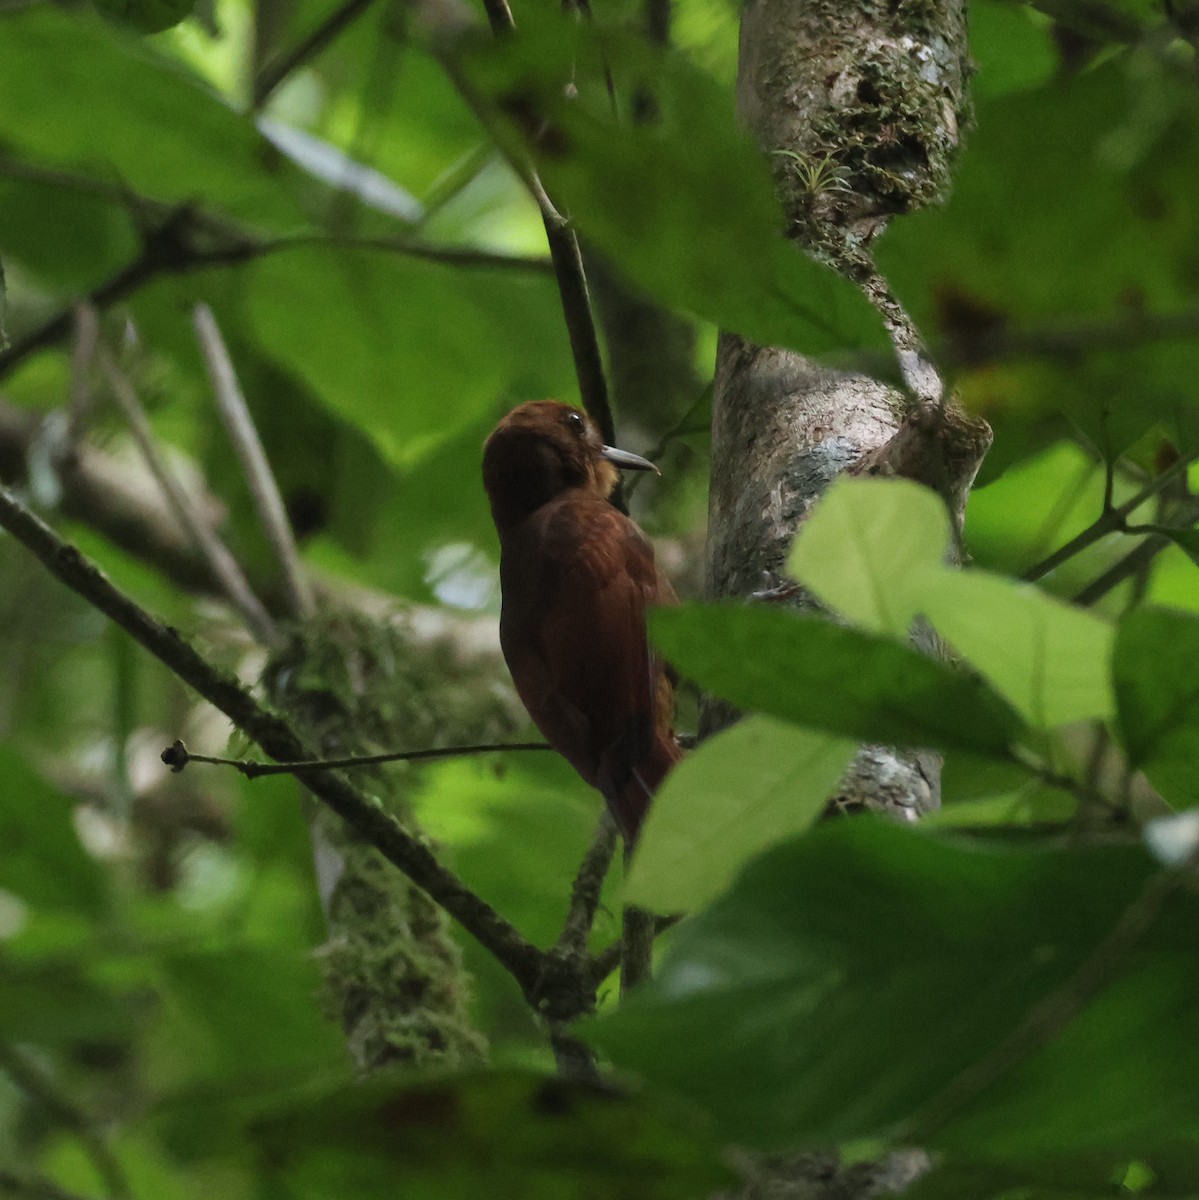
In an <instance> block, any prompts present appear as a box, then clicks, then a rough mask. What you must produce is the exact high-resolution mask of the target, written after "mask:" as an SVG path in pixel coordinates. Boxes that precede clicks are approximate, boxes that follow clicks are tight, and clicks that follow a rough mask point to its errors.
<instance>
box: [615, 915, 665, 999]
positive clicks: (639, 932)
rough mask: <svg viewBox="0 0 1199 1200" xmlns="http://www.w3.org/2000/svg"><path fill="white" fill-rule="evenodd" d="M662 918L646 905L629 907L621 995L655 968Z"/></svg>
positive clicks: (624, 929) (623, 940) (623, 935)
mask: <svg viewBox="0 0 1199 1200" xmlns="http://www.w3.org/2000/svg"><path fill="white" fill-rule="evenodd" d="M657 934H658V919H657V917H655V916H654V914H653V913H652V912H646V910H645V909H643V908H634V907H632V906H631V905H630V906H628V907H626V908H625V910H624V913H623V918H622V920H621V935H620V944H621V953H620V994H621V997H622V998H623V997H625V996H627V995H628V994H629V993H630V992H631V991H632V990H633V989H634V988H635V987H637V985H638V984H641V983H644V982H645V981H646V980H647V979H648V978H649V977H650V976H651V975H652V974H653V969H654V938H655V937H657Z"/></svg>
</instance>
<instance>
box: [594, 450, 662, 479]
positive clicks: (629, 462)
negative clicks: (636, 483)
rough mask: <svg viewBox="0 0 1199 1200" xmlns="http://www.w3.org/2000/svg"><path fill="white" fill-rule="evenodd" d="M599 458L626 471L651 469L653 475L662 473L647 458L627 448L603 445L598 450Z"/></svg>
mask: <svg viewBox="0 0 1199 1200" xmlns="http://www.w3.org/2000/svg"><path fill="white" fill-rule="evenodd" d="M600 458H606V459H607V460H608V461H609V462H610V463H614V464H615V465H616V466H618V467H622V468H623V469H624V470H626V471H653V473H654V474H655V475H661V474H662V472H661V471H659V470H658V468H657V467H656V466H654V464H653V463H652V462H650V460H649V459H648V458H642V457H641V455H640V454H630V453H629V452H628V451H627V450H617V449H616V447H615V446H605V447H604V448H603V449H602V450H601V451H600Z"/></svg>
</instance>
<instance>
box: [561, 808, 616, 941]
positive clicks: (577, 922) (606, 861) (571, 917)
mask: <svg viewBox="0 0 1199 1200" xmlns="http://www.w3.org/2000/svg"><path fill="white" fill-rule="evenodd" d="M616 841H617V837H616V825H615V823H614V822H613V820H612V817H611V815H610V814H609V813H608V811H607V809H605V810H604V812H603V814H602V815H601V817H600V819H599V824H598V825H596V827H595V833H594V835H593V836H592V838H591V845H590V846H588V847H587V853H586V854H584V855H583V861H582V862H581V863H580V864H579V869H578V871H577V872H576V874H575V880H574V884H573V885H572V886H571V889H570V908H569V909H568V911H567V914H566V921H565V922H564V924H563V926H562V932H561V934H559V936H558V943H557V945H558V949H559V950H564V951H566V952H568V953H571V952H573V953H576V954H583V953H585V952H586V950H587V941H588V939H589V938H590V936H591V929H592V926H594V925H595V914H596V911H597V910H598V908H599V902H600V892H601V891H602V890H603V886H604V879H605V877H606V876H607V874H608V868H609V867H610V866H611V865H612V856H613V855H614V854H615V853H616Z"/></svg>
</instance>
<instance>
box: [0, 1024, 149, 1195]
mask: <svg viewBox="0 0 1199 1200" xmlns="http://www.w3.org/2000/svg"><path fill="white" fill-rule="evenodd" d="M0 1069H3V1071H4V1072H5V1074H6V1075H8V1077H9V1078H10V1079H11V1080H12V1081H13V1083H15V1084H16V1085H17V1087H18V1088H20V1089H21V1091H23V1092H24V1093H25V1095H26V1096H28V1097H29V1099H30V1100H32V1101H33V1102H34V1103H36V1104H38V1105H39V1106H40V1107H41V1108H43V1109H44V1110H45V1112H46V1113H47V1115H48V1116H49V1117H50V1118H51V1120H53V1121H54V1122H56V1123H57V1124H59V1125H61V1126H62V1127H63V1128H64V1129H69V1130H70V1131H71V1132H72V1133H73V1134H74V1135H75V1136H76V1137H77V1138H78V1139H79V1144H80V1145H81V1146H82V1147H83V1150H84V1153H85V1154H86V1155H87V1157H88V1158H89V1159H90V1161H91V1164H92V1166H93V1167H94V1168H95V1169H96V1174H97V1175H98V1176H99V1177H100V1180H101V1182H102V1183H103V1185H104V1191H105V1194H106V1195H107V1196H109V1197H110V1198H111V1200H129V1198H130V1197H131V1196H132V1194H133V1193H132V1192H131V1191H130V1188H129V1180H128V1179H127V1178H126V1176H125V1171H124V1169H123V1168H122V1166H121V1164H120V1163H119V1162H118V1161H117V1158H116V1156H115V1155H114V1154H113V1152H112V1149H111V1148H110V1147H109V1145H108V1143H107V1142H106V1141H105V1140H104V1138H103V1137H102V1136H101V1135H100V1133H99V1132H98V1131H97V1130H96V1127H95V1124H94V1122H93V1121H92V1120H91V1118H90V1117H89V1116H88V1115H87V1114H86V1113H85V1112H84V1111H83V1110H82V1109H81V1108H79V1106H78V1105H76V1104H75V1102H74V1101H73V1100H72V1099H71V1098H70V1097H69V1096H66V1095H64V1094H63V1093H62V1091H61V1090H60V1089H59V1087H58V1085H57V1084H56V1083H55V1082H54V1080H53V1079H52V1078H51V1077H50V1076H49V1075H48V1074H47V1073H46V1071H45V1070H44V1068H43V1067H42V1066H41V1064H40V1063H38V1062H36V1061H35V1060H34V1059H33V1058H31V1057H30V1056H29V1055H28V1054H26V1053H25V1051H24V1050H22V1049H21V1048H20V1047H18V1046H12V1045H8V1044H5V1043H0Z"/></svg>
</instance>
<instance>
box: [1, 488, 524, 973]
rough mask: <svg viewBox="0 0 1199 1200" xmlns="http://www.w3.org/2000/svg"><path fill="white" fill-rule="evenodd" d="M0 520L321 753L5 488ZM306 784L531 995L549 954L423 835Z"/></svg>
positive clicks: (279, 732)
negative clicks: (478, 893)
mask: <svg viewBox="0 0 1199 1200" xmlns="http://www.w3.org/2000/svg"><path fill="white" fill-rule="evenodd" d="M0 526H2V527H3V528H5V529H7V530H8V531H9V533H11V534H12V535H13V536H14V537H15V538H16V539H17V540H18V541H19V542H21V543H22V544H23V545H24V546H26V547H27V548H28V549H29V550H30V552H31V553H32V554H33V555H34V556H35V557H36V558H37V559H38V560H39V561H40V562H41V563H42V564H43V565H44V566H45V567H46V568H47V570H49V571H50V573H51V574H52V575H54V576H55V577H56V578H57V579H59V580H61V581H62V582H63V583H65V584H66V585H67V587H69V588H71V590H72V591H74V592H76V593H77V594H78V595H80V596H82V597H83V598H84V599H85V600H87V601H88V602H89V603H91V604H92V605H93V606H94V607H95V608H97V609H99V611H100V612H102V613H104V614H105V616H107V617H109V618H110V619H111V620H112V621H114V622H115V623H116V624H117V625H119V626H120V627H121V628H122V629H124V630H125V631H126V632H127V633H129V634H130V635H131V636H132V637H133V639H134V640H135V641H136V642H138V643H139V644H140V645H141V646H143V647H144V648H145V649H147V650H148V651H149V652H150V653H151V654H153V655H154V656H155V657H156V658H157V659H158V660H159V661H160V662H162V663H163V664H164V665H165V666H166V667H167V668H168V669H169V670H170V671H172V672H173V673H174V674H175V675H177V676H178V677H179V678H180V679H181V680H183V682H184V683H186V684H188V685H189V686H190V687H191V688H193V689H194V690H195V691H196V692H197V693H198V694H199V695H201V696H203V697H204V699H205V700H207V701H208V702H209V703H210V704H212V705H214V706H215V707H216V708H218V709H219V710H220V711H221V712H223V713H224V714H225V716H227V717H228V718H229V720H230V721H232V722H233V724H234V725H235V726H236V727H237V728H238V729H240V730H241V731H242V732H243V733H245V734H246V735H247V736H248V737H249V738H250V739H251V740H252V741H254V742H255V743H257V745H259V746H260V747H261V748H262V749H263V750H264V751H265V752H266V754H267V755H269V756H270V757H271V758H274V759H276V760H278V761H281V762H289V761H290V762H305V761H311V760H312V759H314V758H315V757H316V756H315V755H314V754H312V752H311V751H310V750H309V748H308V747H307V746H306V745H305V744H304V743H303V742H302V741H301V740H300V738H299V737H298V736H297V735H296V733H295V732H294V730H293V729H292V728H291V726H290V725H289V724H288V723H287V722H286V721H284V720H282V719H281V718H280V717H277V716H275V715H274V714H273V713H271V712H269V711H268V710H267V709H265V708H263V707H262V705H261V704H259V703H258V701H257V700H255V699H254V698H253V697H252V696H251V695H250V694H249V693H248V692H247V691H246V690H245V688H244V687H242V685H241V684H240V683H239V682H238V681H237V680H235V679H233V678H232V677H230V676H229V675H226V674H224V673H223V672H221V671H218V670H216V669H215V668H214V667H212V666H211V665H210V664H209V663H207V662H206V661H205V660H204V659H203V658H201V656H200V655H199V654H198V653H197V652H196V650H195V649H194V648H193V647H192V645H191V644H190V643H189V642H187V641H186V640H185V639H184V638H183V637H182V636H181V635H180V634H179V632H178V630H175V629H171V628H169V627H167V626H165V625H162V624H161V623H160V622H158V621H156V620H155V619H154V618H153V617H151V616H150V614H149V613H147V612H146V611H145V610H144V609H143V608H141V607H140V606H139V605H138V604H137V603H136V602H135V601H134V600H132V599H131V598H130V597H129V596H127V595H125V593H124V592H122V591H120V590H119V589H118V588H116V587H114V586H113V584H112V583H111V582H110V581H109V580H108V578H107V577H106V576H105V575H104V573H103V572H102V571H101V570H100V569H99V568H98V567H97V566H96V565H95V563H93V562H91V561H90V560H89V559H88V558H87V557H86V556H85V555H83V554H82V553H81V552H80V551H79V549H78V548H77V547H76V546H72V545H71V544H70V543H68V542H64V541H63V540H62V538H60V537H59V536H58V534H56V533H55V532H54V531H53V530H52V529H50V527H49V526H48V525H46V524H45V522H44V521H42V520H40V519H39V518H38V517H37V516H35V515H34V514H33V513H31V512H30V511H29V510H28V509H27V508H26V507H25V506H24V505H23V504H21V503H20V501H18V500H17V499H16V497H14V496H13V495H12V493H11V492H9V491H8V489H7V488H4V487H0ZM304 786H305V787H306V788H307V789H308V790H309V791H310V792H311V793H312V794H313V795H314V796H316V798H317V799H318V800H320V801H321V802H322V803H324V804H326V805H327V806H328V807H329V808H330V809H332V810H333V811H334V812H335V813H337V815H338V816H340V817H341V818H342V819H343V820H344V821H345V822H346V823H347V824H348V825H350V826H351V827H352V828H353V829H354V830H355V831H356V832H357V833H358V834H359V835H360V836H361V837H363V838H364V839H365V840H366V841H367V842H369V843H370V844H371V845H372V846H374V847H375V848H376V849H377V850H378V851H379V852H380V853H381V854H382V855H383V857H384V858H386V859H387V860H388V861H389V862H391V863H393V864H394V865H395V866H396V867H398V868H399V869H400V870H401V871H402V872H403V873H404V874H405V875H406V876H407V877H408V878H409V879H411V880H412V882H413V883H415V884H416V885H417V886H418V887H421V888H423V889H424V890H425V891H426V892H428V894H429V896H430V897H431V898H432V899H433V900H434V901H435V902H436V903H437V904H439V905H440V906H441V907H442V908H443V909H445V911H446V912H447V913H449V915H450V916H451V917H453V918H454V919H455V920H456V921H457V922H458V923H459V924H460V925H461V926H462V927H463V929H465V930H466V931H467V933H469V934H470V935H471V936H472V937H474V938H475V939H476V941H478V942H479V943H480V944H481V945H482V946H483V947H484V948H485V949H486V950H488V951H489V952H490V953H491V954H492V955H493V956H494V957H495V959H496V960H497V961H498V962H499V963H500V964H501V965H502V966H503V967H504V968H505V969H506V970H507V971H508V972H509V973H510V974H511V975H512V976H513V978H515V979H516V981H517V982H518V983H519V984H520V986H521V987H522V989H523V990H524V991H525V994H526V995H535V994H536V990H537V987H538V984H539V982H540V979H541V974H542V964H543V962H544V960H545V956H544V955H543V954H542V953H541V952H540V951H539V950H537V948H536V947H535V946H533V945H531V944H530V943H529V942H528V941H526V940H525V938H524V937H523V936H522V935H521V934H520V932H519V931H518V930H517V929H516V928H515V927H514V926H513V925H512V924H511V923H510V922H508V921H506V920H505V919H504V918H503V917H502V916H500V914H499V913H497V912H496V911H495V909H493V908H492V907H491V905H489V904H488V903H487V902H486V901H485V900H482V899H481V898H480V897H478V896H476V895H475V893H474V892H472V891H471V890H470V888H468V887H467V886H466V885H465V884H464V883H463V882H462V881H461V880H460V879H459V878H458V877H457V876H456V875H455V874H454V873H453V872H452V871H450V870H448V869H447V868H446V867H445V866H443V865H442V863H440V862H439V861H438V860H437V858H436V857H435V856H434V854H433V852H432V851H431V850H430V849H429V848H428V846H426V845H425V843H424V842H423V841H422V840H420V839H419V838H417V837H414V836H413V835H412V834H411V833H409V832H408V831H407V830H406V829H405V828H404V827H403V826H402V825H401V824H400V823H399V822H398V821H396V820H395V818H394V817H392V816H391V815H390V814H388V813H386V812H384V811H383V809H382V808H380V807H379V806H378V804H377V803H376V802H375V801H374V800H373V799H372V798H371V797H370V796H368V795H367V794H365V793H363V792H361V791H359V790H358V789H357V788H355V787H354V786H353V785H352V784H350V783H349V782H348V781H347V780H345V779H344V778H343V777H342V776H340V775H337V774H333V773H321V774H318V775H314V776H312V777H311V778H308V779H305V781H304Z"/></svg>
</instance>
